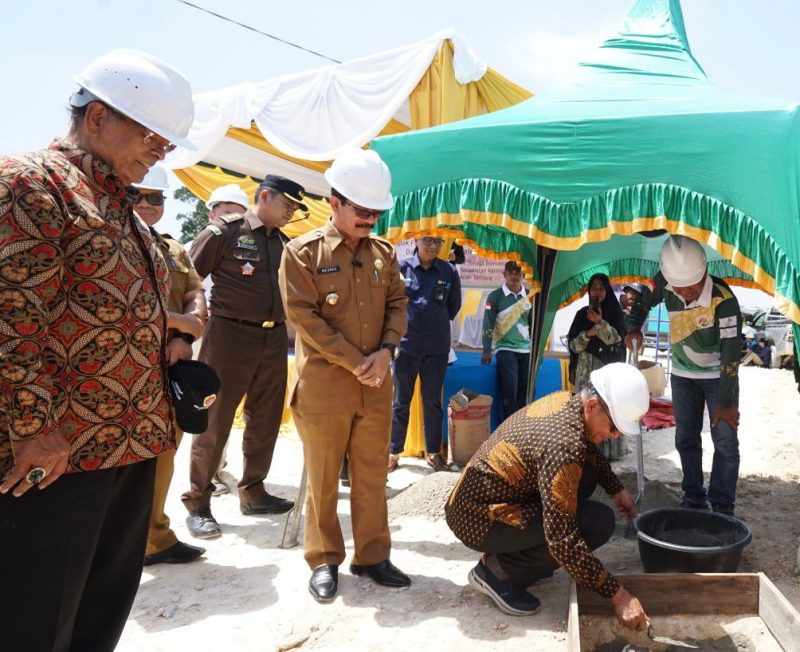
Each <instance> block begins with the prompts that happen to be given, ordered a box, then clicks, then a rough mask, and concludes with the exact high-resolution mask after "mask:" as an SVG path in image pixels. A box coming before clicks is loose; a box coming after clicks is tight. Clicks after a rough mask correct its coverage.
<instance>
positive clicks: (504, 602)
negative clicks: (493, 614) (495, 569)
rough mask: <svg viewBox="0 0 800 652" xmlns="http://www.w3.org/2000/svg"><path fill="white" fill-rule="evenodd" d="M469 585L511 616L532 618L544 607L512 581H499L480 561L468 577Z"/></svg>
mask: <svg viewBox="0 0 800 652" xmlns="http://www.w3.org/2000/svg"><path fill="white" fill-rule="evenodd" d="M467 579H468V580H469V583H470V584H472V586H473V587H475V589H476V590H478V591H480V592H481V593H483V594H484V595H488V596H489V597H490V598H491V599H492V600H494V603H495V604H496V605H497V608H498V609H499V610H500V611H502V612H503V613H504V614H508V615H509V616H532V615H533V614H535V613H537V612H538V611H539V609H540V608H541V606H542V603H541V602H539V599H538V598H537V597H536V596H534V595H531V594H530V593H528V592H527V591H526V590H525V589H524V588H521V587H519V586H517V585H516V584H514V582H512V581H511V580H501V579H498V578H497V577H496V576H495V575H494V574H492V571H490V570H489V569H488V568H487V567H486V565H485V564H484V563H483V561H479V562H478V564H477V566H475V568H473V569H472V570H471V571H470V572H469V575H468V578H467Z"/></svg>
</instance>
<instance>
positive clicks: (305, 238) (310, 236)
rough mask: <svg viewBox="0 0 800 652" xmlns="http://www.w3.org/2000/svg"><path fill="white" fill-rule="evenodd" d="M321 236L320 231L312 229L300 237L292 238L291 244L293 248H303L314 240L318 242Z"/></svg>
mask: <svg viewBox="0 0 800 652" xmlns="http://www.w3.org/2000/svg"><path fill="white" fill-rule="evenodd" d="M323 235H324V234H323V232H322V229H312V230H311V231H308V232H306V233H303V234H302V235H298V236H297V237H296V238H292V241H291V244H292V245H293V246H303V245H306V244H308V243H309V242H314V240H319V239H320V238H321V237H322V236H323Z"/></svg>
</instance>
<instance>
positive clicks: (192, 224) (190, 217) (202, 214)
mask: <svg viewBox="0 0 800 652" xmlns="http://www.w3.org/2000/svg"><path fill="white" fill-rule="evenodd" d="M173 196H174V197H175V199H177V200H178V201H180V202H183V203H184V204H188V206H189V207H191V209H192V211H191V212H188V211H187V212H185V213H178V215H177V216H176V217H175V219H177V220H178V222H180V223H181V237H180V238H179V240H180V241H181V242H182V243H183V244H186V243H187V242H189V241H190V240H194V238H195V236H197V234H198V233H200V231H201V230H202V229H204V228H205V226H206V224H208V208H207V207H206V203H205V202H204V201H203V200H202V199H198V198H197V197H195V196H194V195H193V194H192V193H191V192H189V189H188V188H178V189H177V190H176V191H175V194H174V195H173Z"/></svg>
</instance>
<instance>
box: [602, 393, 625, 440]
mask: <svg viewBox="0 0 800 652" xmlns="http://www.w3.org/2000/svg"><path fill="white" fill-rule="evenodd" d="M597 402H598V403H599V404H600V408H601V409H602V410H603V412H605V413H606V416H607V417H608V422H609V423H610V424H611V434H612V435H613V434H617V435H621V434H622V433H621V432H620V430H619V428H617V426H615V425H614V419H612V418H611V412H609V411H608V407H607V406H606V404H605V402H604V401H603V400H602V399H600V398H599V397H598V399H597Z"/></svg>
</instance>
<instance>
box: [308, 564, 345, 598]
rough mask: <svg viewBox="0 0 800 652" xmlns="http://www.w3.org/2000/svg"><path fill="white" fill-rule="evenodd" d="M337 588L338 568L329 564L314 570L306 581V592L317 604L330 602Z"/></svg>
mask: <svg viewBox="0 0 800 652" xmlns="http://www.w3.org/2000/svg"><path fill="white" fill-rule="evenodd" d="M338 588H339V567H338V566H334V565H333V564H329V565H327V566H320V567H318V568H315V569H314V571H313V572H312V573H311V579H310V580H308V592H309V593H311V595H312V596H314V599H315V600H316V601H317V602H331V601H332V600H333V599H334V598H335V597H336V591H337V589H338Z"/></svg>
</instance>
